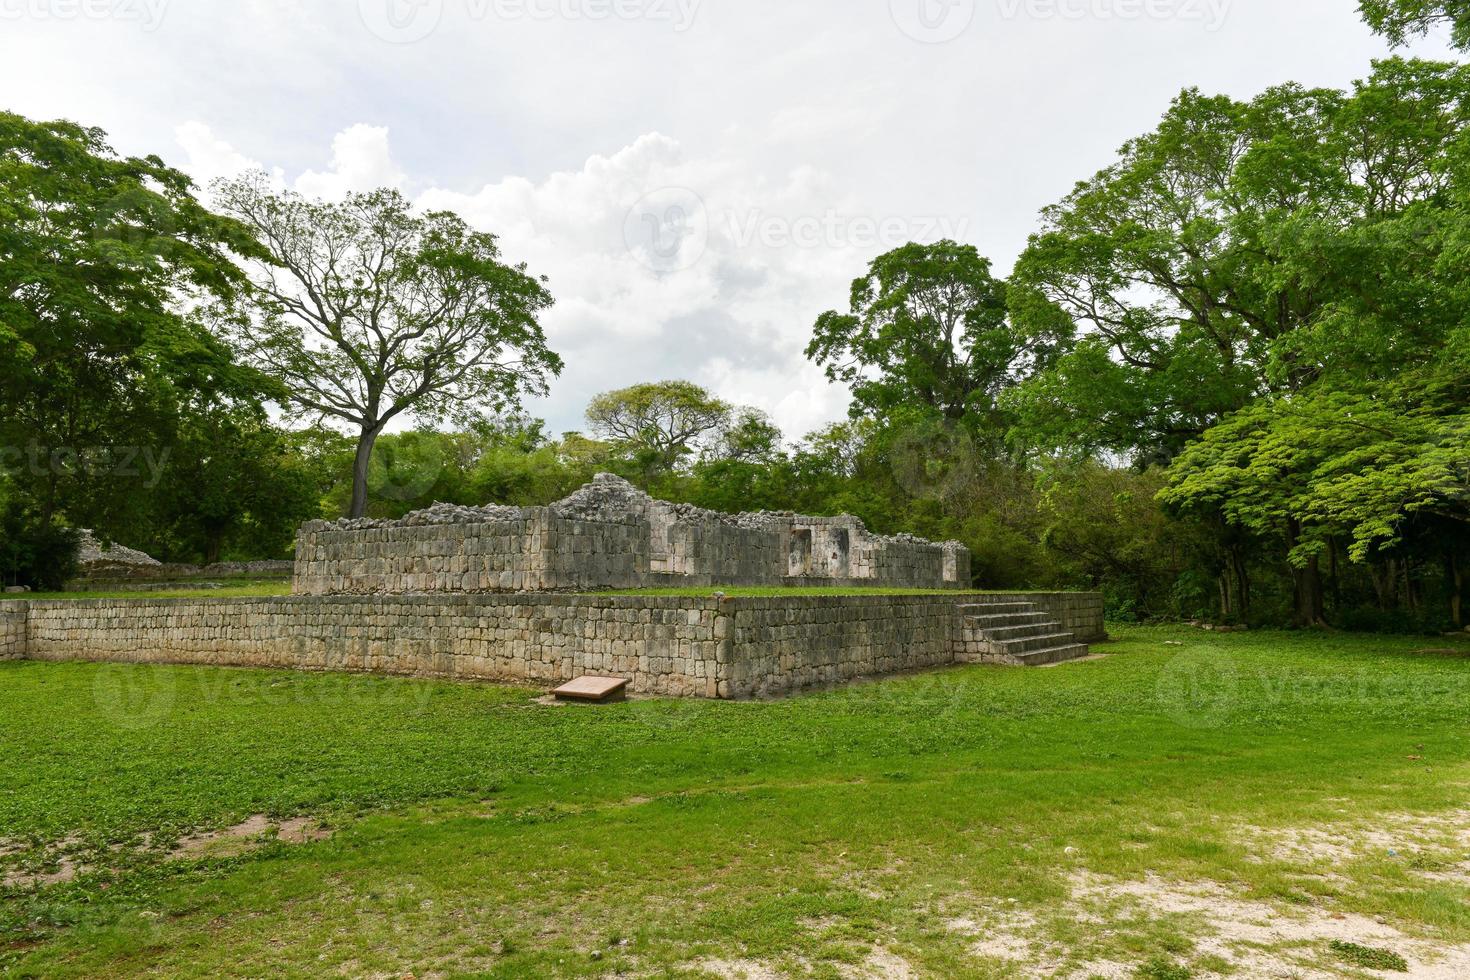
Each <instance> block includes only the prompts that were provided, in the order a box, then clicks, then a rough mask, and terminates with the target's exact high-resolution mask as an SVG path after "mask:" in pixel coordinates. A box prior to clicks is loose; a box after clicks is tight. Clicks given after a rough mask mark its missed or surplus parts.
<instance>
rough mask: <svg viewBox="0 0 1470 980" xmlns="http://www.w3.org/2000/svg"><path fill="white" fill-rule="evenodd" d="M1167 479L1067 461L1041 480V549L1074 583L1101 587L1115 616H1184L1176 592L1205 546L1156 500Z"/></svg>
mask: <svg viewBox="0 0 1470 980" xmlns="http://www.w3.org/2000/svg"><path fill="white" fill-rule="evenodd" d="M1164 480H1165V478H1164V474H1163V472H1162V471H1160V470H1157V469H1155V470H1150V471H1148V472H1142V473H1141V472H1139V471H1137V470H1134V469H1129V468H1120V467H1111V466H1106V465H1103V464H1101V463H1098V462H1096V461H1093V460H1088V461H1084V462H1081V463H1066V462H1063V463H1060V464H1057V465H1053V466H1050V467H1048V468H1047V469H1046V471H1045V472H1044V473H1043V475H1042V480H1041V497H1040V500H1039V501H1038V513H1039V516H1040V518H1041V522H1042V527H1041V532H1040V537H1041V544H1042V545H1043V546H1044V547H1045V549H1046V552H1047V554H1048V555H1050V556H1053V557H1054V558H1055V560H1057V561H1058V562H1059V563H1060V564H1061V565H1062V566H1063V568H1062V570H1061V571H1062V575H1063V577H1064V579H1066V580H1068V584H1071V585H1074V586H1085V587H1086V588H1093V589H1102V590H1103V591H1104V592H1105V593H1106V594H1107V597H1108V599H1109V606H1110V612H1111V613H1112V615H1114V616H1118V617H1120V618H1141V617H1145V616H1147V615H1149V614H1150V613H1159V612H1163V611H1166V610H1167V611H1168V612H1170V613H1172V614H1176V615H1177V614H1178V613H1179V612H1180V609H1179V608H1178V606H1177V605H1176V602H1177V601H1178V598H1179V597H1178V596H1177V595H1176V594H1175V590H1176V586H1177V583H1178V582H1179V580H1180V578H1181V577H1182V576H1183V575H1184V574H1185V573H1186V572H1187V571H1188V569H1189V568H1190V566H1191V564H1192V563H1194V562H1195V561H1196V560H1197V554H1196V553H1195V548H1196V547H1197V546H1198V543H1197V542H1196V540H1194V538H1195V535H1194V534H1193V533H1192V529H1191V528H1190V527H1189V526H1188V525H1186V524H1184V523H1182V522H1179V521H1174V520H1171V519H1170V518H1169V517H1168V515H1167V514H1166V513H1165V512H1164V509H1163V507H1162V506H1161V505H1160V504H1159V502H1158V500H1157V499H1156V497H1157V495H1158V493H1159V491H1160V490H1162V489H1163V486H1164ZM1227 612H1228V610H1227Z"/></svg>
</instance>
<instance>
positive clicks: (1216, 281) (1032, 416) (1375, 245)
mask: <svg viewBox="0 0 1470 980" xmlns="http://www.w3.org/2000/svg"><path fill="white" fill-rule="evenodd" d="M1467 119H1470V70H1467V69H1465V68H1463V67H1461V66H1457V65H1450V64H1441V63H1431V62H1422V61H1405V60H1400V59H1392V60H1388V61H1384V62H1381V63H1379V64H1378V65H1376V66H1375V70H1374V73H1373V75H1372V77H1371V78H1369V79H1368V80H1367V81H1365V82H1362V83H1359V84H1358V85H1357V86H1355V88H1354V89H1353V91H1351V92H1348V93H1343V92H1337V91H1330V90H1308V89H1303V88H1301V87H1298V86H1294V85H1288V86H1283V87H1280V88H1277V89H1273V90H1270V91H1268V92H1267V93H1265V94H1264V95H1262V96H1260V97H1259V98H1257V99H1254V100H1252V101H1251V102H1248V103H1242V102H1237V101H1235V100H1232V99H1229V98H1225V97H1207V96H1203V95H1201V94H1200V93H1198V92H1194V91H1189V92H1186V93H1184V94H1183V95H1182V96H1180V98H1179V99H1178V100H1177V101H1176V102H1175V103H1174V105H1173V106H1172V108H1171V109H1170V111H1169V113H1168V114H1167V115H1166V117H1165V119H1164V121H1163V123H1162V124H1161V125H1160V127H1159V128H1158V129H1157V130H1156V131H1155V132H1153V133H1151V134H1148V135H1147V136H1144V137H1140V138H1139V139H1136V140H1133V141H1132V142H1130V143H1128V144H1127V145H1126V146H1125V147H1124V149H1123V152H1122V156H1121V158H1120V159H1119V161H1118V162H1117V163H1115V164H1114V165H1113V166H1111V167H1109V168H1108V169H1106V170H1104V171H1103V172H1102V173H1100V174H1098V175H1097V176H1096V177H1094V178H1093V179H1092V180H1091V181H1088V182H1086V183H1084V184H1082V185H1080V186H1079V187H1078V188H1077V190H1075V191H1074V192H1073V193H1072V194H1071V195H1070V196H1069V197H1068V198H1067V199H1066V200H1064V201H1063V202H1062V203H1061V204H1058V205H1056V206H1055V207H1053V208H1050V209H1048V210H1047V212H1046V214H1045V226H1044V228H1043V230H1042V232H1041V233H1040V234H1038V235H1037V236H1035V237H1034V238H1033V240H1032V242H1031V245H1030V247H1029V248H1028V249H1027V252H1026V253H1025V255H1024V256H1023V257H1022V259H1021V260H1020V262H1019V263H1018V265H1017V270H1016V273H1015V276H1014V277H1013V290H1014V292H1015V296H1016V298H1017V299H1018V300H1024V302H1016V303H1013V308H1014V309H1015V310H1016V316H1017V318H1018V319H1020V320H1022V321H1023V322H1024V321H1025V320H1026V319H1027V318H1028V317H1033V316H1039V317H1040V318H1041V320H1042V322H1048V320H1049V318H1051V317H1054V316H1056V315H1057V314H1058V313H1060V314H1061V315H1063V316H1064V317H1066V318H1067V319H1068V320H1071V321H1072V322H1074V323H1076V324H1077V325H1078V327H1079V331H1080V334H1081V336H1080V339H1079V340H1078V342H1077V343H1076V344H1075V345H1074V347H1073V348H1072V350H1071V351H1070V352H1069V353H1068V354H1067V355H1066V356H1065V357H1063V358H1061V359H1060V360H1059V362H1058V363H1057V365H1056V366H1055V368H1054V369H1052V370H1050V371H1048V372H1046V373H1044V374H1043V375H1042V376H1041V377H1039V378H1038V379H1036V380H1035V381H1034V382H1032V383H1030V384H1028V385H1027V386H1025V387H1024V388H1023V389H1022V391H1021V394H1020V396H1019V397H1018V398H1017V399H1016V404H1017V408H1018V412H1019V414H1020V417H1021V418H1022V420H1023V421H1022V426H1021V429H1022V431H1023V432H1024V433H1025V434H1026V435H1027V436H1028V437H1029V438H1030V439H1031V440H1033V441H1035V442H1038V443H1041V444H1042V445H1046V446H1051V447H1059V448H1060V447H1067V446H1071V447H1081V448H1083V449H1093V450H1096V449H1110V450H1115V451H1120V452H1124V453H1128V454H1131V455H1132V456H1133V457H1134V458H1135V459H1136V460H1139V461H1152V460H1158V461H1162V462H1168V461H1170V460H1172V459H1174V458H1175V457H1176V456H1178V455H1179V454H1180V453H1181V452H1183V451H1184V450H1185V448H1186V447H1187V446H1188V445H1190V443H1192V442H1193V441H1195V440H1197V439H1199V438H1200V437H1202V436H1204V435H1205V434H1206V433H1211V432H1212V430H1214V429H1215V428H1216V427H1217V426H1220V425H1221V424H1222V423H1225V422H1227V421H1228V420H1232V419H1234V418H1235V417H1236V413H1241V412H1244V411H1245V410H1247V409H1250V408H1252V407H1253V406H1256V405H1257V404H1258V403H1261V402H1262V401H1263V400H1268V401H1272V402H1276V403H1280V404H1296V403H1299V402H1300V401H1301V400H1302V399H1304V398H1306V397H1307V395H1308V393H1309V392H1312V391H1314V390H1315V389H1316V387H1317V386H1318V385H1319V384H1320V383H1322V382H1323V380H1324V379H1330V380H1332V381H1333V382H1334V383H1336V384H1339V385H1341V384H1342V383H1343V382H1345V381H1347V380H1352V381H1354V382H1355V383H1358V384H1361V385H1367V386H1371V385H1381V384H1385V383H1389V382H1391V381H1393V380H1394V379H1396V378H1398V377H1400V376H1401V375H1402V374H1403V373H1404V372H1405V371H1412V370H1415V369H1417V368H1418V367H1420V366H1422V365H1423V364H1424V363H1425V362H1426V361H1427V360H1428V359H1429V358H1430V357H1431V355H1432V352H1433V351H1435V350H1438V349H1440V348H1441V347H1442V346H1444V345H1445V344H1447V343H1449V342H1450V340H1451V339H1452V338H1453V337H1454V336H1455V333H1456V330H1457V329H1459V325H1460V324H1462V322H1463V309H1464V306H1463V302H1462V300H1463V290H1461V289H1460V285H1461V284H1462V283H1463V281H1464V279H1463V274H1459V273H1456V272H1455V271H1454V270H1455V266H1456V264H1457V263H1456V261H1455V260H1454V259H1453V258H1449V257H1451V256H1452V255H1453V254H1454V252H1453V250H1452V248H1453V247H1452V245H1451V243H1452V242H1453V240H1454V235H1455V232H1454V229H1455V228H1457V227H1459V226H1460V224H1461V217H1460V216H1461V214H1462V212H1463V208H1460V207H1457V206H1455V198H1454V195H1455V186H1456V175H1457V174H1458V173H1459V172H1460V170H1461V166H1462V158H1461V154H1462V153H1463V150H1464V142H1465V139H1466V122H1467ZM1460 254H1463V253H1460ZM1447 258H1449V261H1446V260H1447ZM1257 431H1258V427H1256V426H1254V425H1250V424H1245V425H1240V426H1236V425H1232V426H1230V427H1229V428H1227V429H1225V430H1223V432H1222V433H1221V434H1219V435H1215V436H1214V439H1215V440H1216V441H1218V440H1220V439H1224V438H1226V437H1227V434H1228V433H1232V432H1234V433H1236V434H1237V435H1239V436H1240V438H1241V439H1243V440H1247V442H1249V443H1250V444H1249V445H1246V446H1243V447H1242V451H1249V452H1261V451H1264V449H1263V447H1264V445H1265V444H1264V443H1261V442H1259V441H1252V440H1254V435H1253V434H1254V433H1256V432H1257ZM1221 448H1222V450H1223V451H1224V452H1225V455H1226V456H1227V457H1228V456H1229V455H1230V454H1231V453H1233V452H1234V450H1231V449H1228V448H1225V447H1224V446H1223V445H1222V446H1221ZM1252 458H1253V457H1252ZM1288 469H1289V471H1290V472H1291V473H1296V474H1300V473H1303V472H1308V473H1309V472H1311V471H1310V470H1303V469H1301V468H1299V467H1291V468H1288ZM1259 472H1263V473H1264V472H1266V470H1260V471H1259ZM1286 472H1287V470H1283V471H1282V473H1283V477H1282V478H1283V479H1284V478H1285V476H1284V474H1285V473H1286ZM1262 489H1263V492H1265V491H1272V490H1273V488H1271V487H1269V486H1266V485H1265V484H1263V485H1262ZM1274 489H1275V490H1278V491H1285V490H1286V489H1287V488H1283V487H1276V488H1274ZM1271 506H1272V507H1273V508H1274V507H1275V505H1274V504H1273V505H1271ZM1227 516H1231V515H1230V514H1229V513H1227ZM1300 516H1301V517H1302V520H1301V521H1298V518H1297V517H1291V518H1289V519H1286V520H1285V524H1284V530H1283V533H1282V534H1281V537H1280V540H1281V541H1282V543H1283V544H1284V545H1285V546H1286V548H1287V549H1288V550H1289V551H1290V553H1291V555H1292V560H1293V568H1294V570H1295V574H1296V578H1297V579H1298V582H1297V585H1298V588H1297V595H1298V600H1299V607H1298V618H1299V619H1300V620H1301V621H1303V622H1315V621H1317V620H1319V619H1320V618H1321V602H1320V596H1321V587H1320V583H1319V582H1318V581H1317V576H1318V571H1317V560H1318V553H1319V549H1314V548H1311V547H1307V548H1303V547H1302V543H1303V542H1310V541H1313V540H1316V539H1317V538H1318V535H1317V534H1316V532H1315V531H1314V530H1313V527H1312V520H1313V518H1312V516H1311V515H1310V514H1304V515H1300ZM1233 518H1234V519H1235V520H1237V522H1238V523H1241V524H1243V525H1247V526H1251V527H1253V528H1256V529H1258V530H1260V529H1264V527H1265V523H1266V522H1264V521H1262V520H1259V519H1257V515H1256V514H1251V515H1247V514H1246V513H1245V511H1243V510H1239V509H1237V510H1236V511H1235V512H1234V515H1233ZM1297 523H1300V524H1301V526H1299V527H1298V526H1296V525H1297Z"/></svg>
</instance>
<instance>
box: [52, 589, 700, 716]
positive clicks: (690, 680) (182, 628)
mask: <svg viewBox="0 0 1470 980" xmlns="http://www.w3.org/2000/svg"><path fill="white" fill-rule="evenodd" d="M718 613H719V608H718V603H716V602H715V601H714V600H712V599H673V598H622V599H619V598H613V597H605V598H598V597H587V596H516V597H507V598H506V599H504V600H499V601H497V600H494V599H476V598H471V597H467V596H436V597H420V596H414V597H394V598H388V597H362V598H355V597H351V598H349V597H306V596H302V597H286V598H270V599H158V600H138V599H127V600H105V599H104V600H88V601H79V602H35V603H31V604H30V610H29V620H30V622H29V631H28V632H29V647H28V651H27V655H28V657H29V658H30V659H33V660H97V661H109V662H124V663H166V664H207V665H212V666H231V667H281V668H294V669H301V670H337V671H358V672H370V673H380V674H397V675H412V676H421V677H443V678H459V679H469V680H486V681H500V682H509V683H529V684H536V685H544V686H552V685H556V684H561V683H564V682H566V681H569V680H572V679H574V678H576V677H580V676H582V675H584V674H610V675H612V676H615V677H628V678H630V679H631V680H632V685H631V686H632V688H633V689H634V690H635V691H639V692H642V693H646V694H660V695H668V696H673V697H716V696H718V693H719V692H718V686H717V678H716V671H717V668H718V665H719V663H720V652H721V647H722V644H724V641H725V637H724V636H723V635H721V634H720V632H719V631H720V630H722V629H725V628H726V627H725V626H721V625H720V624H719V623H717V619H718Z"/></svg>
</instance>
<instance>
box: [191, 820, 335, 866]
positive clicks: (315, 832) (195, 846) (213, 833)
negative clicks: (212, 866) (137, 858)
mask: <svg viewBox="0 0 1470 980" xmlns="http://www.w3.org/2000/svg"><path fill="white" fill-rule="evenodd" d="M331 836H332V831H330V830H328V829H326V828H325V827H323V826H322V824H321V823H320V822H319V821H316V820H313V819H311V818H310V817H296V818H294V819H292V820H287V821H286V822H285V823H281V824H277V823H275V822H273V821H272V820H271V819H270V818H269V817H267V816H266V815H265V814H262V813H257V814H255V815H254V816H252V817H249V818H247V819H245V820H243V821H241V822H240V823H237V824H235V826H233V827H226V828H224V829H223V830H210V831H205V832H203V833H198V834H191V835H189V836H188V837H182V838H180V839H179V842H178V843H177V844H175V845H174V847H173V849H172V850H171V851H169V854H168V856H169V860H171V861H195V860H199V859H201V858H225V857H238V856H240V855H241V854H244V853H246V852H247V851H251V850H253V849H254V848H256V847H258V846H260V845H261V844H264V843H266V842H268V841H270V840H279V841H283V842H285V843H287V844H309V843H311V842H313V841H320V840H326V839H327V838H329V837H331Z"/></svg>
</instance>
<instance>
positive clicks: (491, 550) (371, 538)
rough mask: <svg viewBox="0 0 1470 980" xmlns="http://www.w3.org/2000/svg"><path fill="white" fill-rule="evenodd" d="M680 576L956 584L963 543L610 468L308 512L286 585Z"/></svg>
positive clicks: (396, 589) (335, 587) (530, 588)
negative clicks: (383, 505)
mask: <svg viewBox="0 0 1470 980" xmlns="http://www.w3.org/2000/svg"><path fill="white" fill-rule="evenodd" d="M681 585H686V586H692V587H703V586H719V585H728V586H732V587H733V586H780V585H828V586H887V587H893V588H915V589H965V588H969V586H970V552H969V550H968V549H966V548H965V547H964V545H961V544H959V543H958V542H953V541H951V542H946V543H942V544H939V543H935V542H932V541H925V540H923V539H922V538H916V537H913V536H910V535H897V536H893V537H889V536H883V535H876V534H872V533H870V532H869V531H868V529H867V528H866V527H865V526H864V525H863V523H862V521H860V520H858V519H857V518H856V517H804V516H802V515H799V514H789V513H767V512H762V513H753V514H721V513H717V512H715V511H709V510H702V509H700V508H697V507H691V506H688V505H685V504H672V503H669V502H667V501H662V500H655V499H654V498H652V497H650V496H649V495H648V494H645V493H643V492H642V491H640V490H638V489H637V488H636V487H634V486H633V485H632V484H630V483H628V482H627V481H626V480H622V479H620V478H618V477H616V476H611V475H608V474H603V475H600V476H598V477H597V478H596V479H595V480H594V481H593V482H592V483H589V484H588V485H587V486H585V487H583V488H582V489H580V490H578V491H577V492H576V493H574V494H572V495H571V496H570V497H568V498H567V499H565V500H563V501H560V502H558V503H555V504H552V505H551V506H550V507H499V506H489V507H455V506H450V505H445V504H439V505H436V506H434V507H432V508H430V509H428V510H425V511H420V512H418V513H416V514H410V515H409V516H408V517H405V518H403V519H402V520H398V521H375V520H349V521H337V522H325V521H317V522H313V523H311V524H307V525H305V526H304V527H303V528H302V529H301V533H300V535H299V536H298V538H297V544H296V565H295V576H294V591H295V592H296V594H298V595H423V594H438V593H498V592H525V593H534V592H578V591H595V590H603V589H635V588H657V587H675V586H681Z"/></svg>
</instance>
